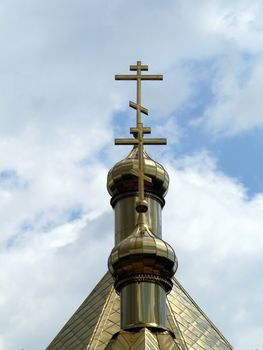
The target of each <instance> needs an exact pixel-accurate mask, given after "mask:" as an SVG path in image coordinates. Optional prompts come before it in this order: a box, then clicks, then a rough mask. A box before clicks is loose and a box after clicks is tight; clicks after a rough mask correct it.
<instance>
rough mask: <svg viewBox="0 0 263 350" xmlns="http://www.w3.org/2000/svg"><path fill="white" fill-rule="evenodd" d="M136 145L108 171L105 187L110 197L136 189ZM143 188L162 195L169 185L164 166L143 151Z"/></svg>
mask: <svg viewBox="0 0 263 350" xmlns="http://www.w3.org/2000/svg"><path fill="white" fill-rule="evenodd" d="M138 153H139V151H138V147H137V146H134V147H133V149H132V150H131V152H130V153H129V154H128V156H127V157H126V158H124V159H123V160H121V161H120V162H118V163H117V164H115V165H114V166H113V167H112V168H111V169H110V171H109V173H108V179H107V188H108V192H109V194H110V195H111V196H112V197H115V196H117V195H119V194H122V193H125V192H131V191H138V175H137V171H138V167H139V165H138V163H139V161H138ZM143 159H144V175H145V181H144V189H145V192H150V193H154V194H156V195H157V196H159V197H162V198H163V197H164V196H165V195H166V193H167V190H168V186H169V175H168V173H167V171H166V170H165V169H164V167H163V166H162V165H161V164H159V163H157V162H156V161H154V160H153V159H151V158H150V157H149V156H148V154H147V153H146V152H145V151H143Z"/></svg>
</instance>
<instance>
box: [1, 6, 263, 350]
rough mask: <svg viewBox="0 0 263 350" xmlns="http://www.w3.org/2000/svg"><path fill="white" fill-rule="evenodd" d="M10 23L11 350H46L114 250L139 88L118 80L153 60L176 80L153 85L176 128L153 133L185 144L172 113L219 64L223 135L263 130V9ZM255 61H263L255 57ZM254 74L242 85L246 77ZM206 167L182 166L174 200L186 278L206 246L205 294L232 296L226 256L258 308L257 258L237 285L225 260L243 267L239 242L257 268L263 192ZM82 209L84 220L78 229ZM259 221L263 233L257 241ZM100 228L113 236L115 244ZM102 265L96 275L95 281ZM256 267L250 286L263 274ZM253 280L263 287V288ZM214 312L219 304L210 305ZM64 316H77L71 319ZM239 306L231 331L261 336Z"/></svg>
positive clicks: (4, 25) (213, 114) (146, 95)
mask: <svg viewBox="0 0 263 350" xmlns="http://www.w3.org/2000/svg"><path fill="white" fill-rule="evenodd" d="M0 16H1V33H0V45H1V57H0V74H1V80H0V174H2V173H4V174H6V175H5V176H6V177H5V180H3V179H1V181H0V205H1V213H0V232H1V237H0V241H1V243H2V247H1V249H2V251H1V252H2V255H1V277H0V278H1V286H3V288H2V287H1V296H0V302H1V303H2V306H3V315H5V317H3V318H2V319H3V321H4V324H2V325H1V330H2V329H3V331H2V336H1V337H0V348H1V349H7V348H8V349H10V350H11V349H12V348H13V349H17V348H18V347H20V346H24V348H25V350H30V348H32V349H34V350H35V349H37V348H39V347H41V346H42V344H43V346H44V344H46V343H47V341H48V339H49V338H50V337H51V336H52V334H51V333H52V332H53V334H55V332H56V329H57V327H59V326H60V325H61V323H63V322H64V321H65V320H66V319H67V318H68V316H70V314H71V312H72V309H74V308H75V307H76V306H77V305H78V304H79V303H80V302H81V300H82V299H83V297H85V295H86V294H87V292H88V291H89V290H90V289H91V287H92V286H93V285H94V284H95V279H97V275H96V274H97V273H102V271H104V267H105V264H106V263H105V262H106V259H107V249H109V247H110V246H111V244H112V239H113V238H112V232H111V233H110V232H109V231H110V228H109V227H108V224H107V227H106V226H105V222H107V221H108V220H109V216H107V215H108V214H105V211H106V210H108V208H109V204H108V197H107V194H106V189H105V186H104V183H105V177H106V172H107V169H108V168H109V163H110V162H113V161H116V160H117V159H119V158H120V156H121V155H122V154H124V153H126V152H127V150H124V149H119V150H118V151H117V150H116V151H114V153H113V152H112V150H113V146H110V145H112V141H111V140H112V138H113V136H112V133H113V123H112V118H113V116H114V113H115V112H120V111H126V106H127V105H128V100H132V99H133V98H134V94H135V86H134V84H133V83H131V84H129V83H120V82H114V80H113V75H114V74H115V73H125V72H127V70H128V66H129V64H131V63H134V62H135V61H136V60H137V59H141V60H142V61H143V62H145V63H149V66H150V73H160V74H162V73H163V74H164V82H163V83H157V82H156V83H152V84H147V85H146V84H145V86H143V102H144V103H145V105H146V107H148V108H149V110H150V112H151V116H152V118H153V120H155V124H158V123H159V124H162V125H161V126H160V127H159V129H158V128H156V129H155V130H153V133H154V134H155V135H157V134H158V136H165V135H163V134H162V133H163V132H164V133H167V132H168V137H170V139H171V138H174V139H176V141H177V142H180V137H181V134H182V132H183V130H181V129H180V127H179V126H178V123H177V122H176V121H174V119H173V117H172V116H173V115H174V114H175V111H178V109H180V108H183V107H185V106H187V104H188V103H195V101H193V100H194V99H195V92H196V89H198V88H199V86H198V85H196V83H198V82H199V80H198V79H199V78H200V72H196V71H193V70H192V63H193V62H194V63H196V62H197V63H202V62H206V61H212V62H216V64H215V65H214V70H213V72H212V73H211V74H213V76H212V77H211V81H212V82H213V85H212V89H213V93H214V97H215V102H216V103H215V104H214V105H211V106H209V108H207V109H206V112H205V115H204V119H203V122H204V123H205V126H206V127H208V130H209V132H210V131H211V130H213V132H217V133H220V134H221V135H222V134H223V135H225V134H226V133H228V134H233V133H239V132H241V131H244V130H249V129H251V128H254V127H256V126H261V125H262V117H261V114H260V113H261V110H262V108H261V104H260V103H261V97H260V92H261V90H262V89H261V80H262V74H261V71H262V69H261V68H262V67H261V66H262V60H261V58H260V55H259V52H260V51H261V50H262V40H261V30H262V28H261V26H262V18H261V17H262V4H261V1H253V4H251V2H250V1H248V0H246V1H238V2H235V1H214V2H211V1H208V0H207V1H201V2H196V1H190V0H187V1H176V2H175V1H169V2H167V3H166V4H165V5H164V4H163V3H160V2H158V1H151V2H149V1H147V0H144V1H137V2H136V1H135V2H134V3H133V8H132V12H131V9H130V7H129V6H128V5H127V4H126V3H125V2H123V1H119V0H116V1H111V2H108V1H98V2H91V1H89V2H87V1H84V0H77V1H74V3H73V2H71V1H64V0H62V1H56V2H54V1H51V0H47V1H45V2H43V1H32V0H25V1H23V2H21V1H16V0H8V1H7V0H6V1H5V0H4V1H2V2H1V5H0ZM244 55H248V56H249V57H253V59H254V61H253V60H252V61H249V62H248V61H245V60H243V57H244ZM189 62H190V64H189ZM247 71H248V73H249V74H248V75H247V79H245V80H244V81H242V84H240V79H239V78H240V75H242V74H243V73H244V72H245V73H246V74H247ZM209 73H210V72H208V73H207V74H208V75H209ZM241 80H242V79H241ZM248 106H249V107H248ZM125 116H126V114H125ZM159 120H161V122H159ZM147 124H148V125H151V123H150V122H149V123H148V122H147ZM159 134H160V135H159ZM118 136H120V137H121V136H122V135H118ZM169 141H171V140H168V142H169ZM170 156H171V155H170ZM194 159H195V160H194V161H193V157H188V158H187V157H186V158H184V160H183V161H181V162H178V164H177V166H178V167H179V168H180V170H179V171H177V173H176V174H177V175H176V179H175V183H176V182H178V185H179V184H180V188H179V187H173V186H171V191H170V193H171V194H170V195H169V196H170V197H168V199H169V198H170V199H169V201H171V203H174V204H172V206H174V208H175V209H176V210H175V212H176V213H177V218H176V220H177V222H176V225H175V223H173V225H172V226H171V227H174V226H177V227H178V228H180V229H181V230H182V231H183V232H184V235H181V236H178V237H181V238H180V240H179V241H176V242H175V243H176V244H177V245H178V244H179V248H180V250H181V251H182V252H183V253H182V256H185V257H186V258H180V259H181V260H182V266H185V267H184V273H185V276H186V277H185V283H186V284H188V285H190V282H189V281H191V276H192V272H191V271H192V270H191V269H190V268H191V267H190V265H189V264H188V261H189V260H188V259H187V258H188V257H191V254H193V253H195V254H197V253H198V254H201V253H200V252H201V251H202V252H203V254H202V256H203V258H202V259H201V258H199V260H200V263H202V264H204V265H207V261H208V259H211V269H210V270H208V272H207V274H206V275H203V278H202V279H201V280H200V281H199V280H197V279H195V280H194V281H193V284H192V285H191V288H194V287H192V286H194V285H196V286H197V287H196V288H197V289H196V291H197V292H196V293H197V294H198V296H200V295H201V296H202V293H201V291H202V289H201V287H200V288H199V287H198V286H199V284H198V283H200V284H202V283H203V285H206V286H209V288H208V287H207V288H206V290H211V291H213V292H214V293H215V294H216V296H217V293H218V295H221V296H222V295H223V296H224V295H225V294H224V291H223V290H222V289H220V288H219V289H218V291H215V290H214V289H213V286H214V285H217V279H215V276H214V273H216V272H215V269H216V271H217V264H218V262H219V261H220V263H221V262H222V269H221V270H220V271H219V272H220V273H222V275H220V278H222V280H223V281H227V283H228V285H229V286H230V287H231V288H232V294H234V292H235V288H234V287H235V285H234V283H237V285H238V288H239V289H240V293H241V301H240V302H241V303H242V302H244V300H245V302H247V303H248V302H249V297H248V295H247V294H246V293H245V288H244V286H241V285H240V284H238V281H237V279H238V278H239V277H238V276H240V273H241V272H242V270H243V268H244V266H243V265H242V264H243V263H242V264H241V263H240V265H239V266H237V267H236V270H231V269H230V272H231V275H235V276H237V277H236V279H235V280H234V282H231V280H230V278H228V277H226V276H225V275H224V274H223V271H225V270H223V269H224V266H223V265H224V264H223V262H224V263H225V264H226V263H227V264H229V266H231V262H230V260H229V259H230V258H229V256H232V251H233V250H234V245H237V246H238V248H239V249H236V250H235V256H236V259H239V258H240V254H241V253H242V254H244V256H245V257H246V258H247V259H251V261H250V262H249V263H248V265H249V266H252V265H253V266H254V263H255V259H257V258H258V250H257V251H256V252H255V248H254V246H257V248H256V249H260V247H261V243H260V242H261V240H260V237H259V235H258V232H259V231H258V230H259V224H260V222H261V221H260V220H261V219H260V211H261V210H262V198H261V196H260V195H259V196H258V197H256V198H254V199H252V200H251V201H248V200H247V199H246V195H245V192H244V189H243V187H242V186H241V185H240V184H238V183H236V182H235V181H233V180H232V179H228V178H227V177H225V176H224V175H223V174H220V173H218V171H217V168H216V164H215V163H214V161H213V160H212V159H211V157H208V156H207V155H199V156H198V157H195V158H194ZM8 174H9V177H8V176H7V175H8ZM171 174H174V169H173V167H171ZM172 176H173V175H172ZM190 188H191V190H190ZM191 196H192V197H191ZM173 197H174V200H175V202H174V201H173ZM177 198H178V199H180V200H179V201H178V202H177ZM187 198H188V199H187ZM176 203H177V204H176ZM179 203H180V206H178V205H179ZM171 210H173V209H172V207H170V209H168V204H167V208H166V213H167V214H165V218H166V219H165V221H164V223H166V221H167V224H165V225H166V228H167V232H168V229H169V227H170V225H171V218H172V217H173V216H174V214H172V213H171ZM75 212H76V213H75ZM78 212H79V213H78ZM74 213H75V214H74ZM103 213H104V214H103ZM169 213H170V214H169ZM173 213H174V212H173ZM205 213H209V215H205ZM72 215H73V217H74V215H76V217H78V215H80V218H79V219H76V218H75V221H73V222H69V221H71V220H72V217H71V216H72ZM169 215H170V216H169ZM87 218H88V220H89V221H88V226H87V227H86V226H85V228H83V225H85V223H86V221H85V220H87ZM238 218H239V219H238ZM190 219H191V220H190ZM240 222H241V224H240V226H238V224H239V223H240ZM94 225H97V226H96V227H94ZM215 227H216V232H215V233H216V234H214V233H213V237H214V236H216V237H215V238H214V240H213V241H211V236H212V233H211V232H210V231H212V230H213V231H215ZM247 227H248V228H249V229H251V230H252V231H253V234H252V235H251V236H252V238H251V239H250V236H249V237H248V235H247V234H246V232H247V231H246V230H247ZM84 231H85V233H84ZM230 231H231V232H232V231H234V234H233V236H232V235H231V234H230V233H229V234H228V237H227V238H228V239H226V237H225V235H226V233H225V232H227V233H228V232H230ZM94 232H96V233H97V234H98V235H99V233H101V234H105V236H103V237H107V239H106V241H105V242H103V243H104V244H102V243H101V242H99V243H98V241H97V239H99V238H98V237H99V236H97V235H96V234H95V233H94ZM98 232H99V233H98ZM237 232H238V233H237ZM93 233H94V234H93ZM85 235H87V236H90V235H92V244H91V245H87V243H86V241H85V242H84V241H83V240H84V238H83V237H84V236H85ZM108 236H109V237H111V238H108ZM169 236H170V235H169ZM170 238H171V240H172V236H170ZM108 239H109V241H108ZM83 242H84V243H83ZM109 242H110V243H109ZM214 243H216V244H217V245H218V246H219V248H220V249H215V248H214V247H213V244H214ZM99 246H100V249H101V250H102V251H101V257H97V259H98V260H95V262H94V263H93V261H90V260H87V256H89V254H90V252H91V251H92V250H93V249H99V248H98V247H99ZM211 252H213V253H214V255H213V254H212V253H211ZM179 253H180V251H179ZM199 256H200V255H199ZM183 259H185V261H184V260H183ZM206 259H207V260H206ZM258 259H259V260H260V258H258ZM246 261H248V260H246ZM88 264H93V265H92V267H93V268H92V269H90V268H89V266H88ZM65 266H67V268H66V269H67V275H66V276H65V273H64V271H65ZM220 266H221V265H220ZM204 267H205V266H203V268H202V271H204ZM85 269H86V270H85ZM91 270H92V274H93V275H92V276H93V277H92V276H90V277H89V281H86V280H83V276H84V275H85V278H86V276H87V273H88V272H90V271H91ZM246 271H247V272H246V273H247V274H246V278H247V279H248V280H249V278H250V277H249V271H250V270H249V269H248V270H246ZM219 272H218V273H219ZM182 277H183V274H182ZM58 281H61V283H58ZM213 283H214V284H213ZM231 283H232V284H231ZM251 285H253V286H255V289H256V288H257V287H256V285H257V283H256V281H254V280H253V281H251ZM86 286H87V288H86ZM230 287H229V288H230ZM198 288H199V289H198ZM222 288H223V287H222ZM54 289H55V290H54ZM66 290H67V294H65V291H66ZM220 293H221V294H220ZM253 295H254V296H255V295H256V294H253ZM207 296H208V294H204V299H203V300H206V299H205V297H207ZM209 298H210V296H209ZM218 298H219V297H218ZM242 298H243V299H242ZM73 300H74V301H73ZM228 300H229V299H228ZM230 300H231V301H233V303H234V305H237V304H235V300H232V299H230ZM255 300H256V298H255ZM46 305H49V307H48V308H47V307H46ZM250 305H251V304H250ZM213 306H214V303H213V301H211V304H210V303H209V304H208V307H209V310H212V309H213ZM224 307H225V308H228V307H229V308H230V306H229V303H227V302H226V303H224V304H222V313H220V314H219V316H217V317H218V319H219V322H221V320H224V317H225V311H226V310H225V309H224ZM40 310H41V312H40ZM50 310H54V314H53V316H52V317H50ZM63 310H67V311H66V313H65V314H64V315H63V316H62V312H63ZM230 310H231V312H228V314H229V313H230V314H236V315H238V317H236V319H235V321H233V325H231V326H230V324H229V323H228V325H229V328H227V327H226V328H225V329H226V331H227V332H229V333H228V334H229V335H230V333H231V334H236V333H235V332H237V331H236V329H238V327H240V325H241V323H242V322H243V318H244V317H248V316H249V317H250V318H251V327H254V329H255V331H254V333H253V334H255V336H257V335H258V334H260V331H257V327H258V326H257V325H258V324H260V322H259V321H258V319H256V318H254V319H253V317H252V315H251V314H249V315H248V312H247V311H246V310H243V309H241V308H240V312H237V311H238V308H237V307H236V309H235V307H233V308H232V309H231V308H230ZM40 313H41V318H39V314H40ZM244 315H245V316H244ZM215 316H216V315H215ZM42 317H43V318H42ZM51 319H52V320H53V321H52V322H51V321H50V320H51ZM229 322H232V321H229ZM243 324H244V323H242V325H243ZM223 326H224V325H223ZM242 327H243V326H242ZM242 327H241V328H242ZM228 329H229V330H228ZM232 330H233V333H232ZM251 334H252V331H251ZM235 337H236V338H234V339H237V342H239V343H241V341H244V344H245V343H246V342H248V340H247V338H245V334H244V333H242V335H241V336H240V337H239V338H238V336H235ZM251 337H252V336H251ZM255 339H257V338H255ZM246 344H247V343H246ZM241 348H242V346H240V349H241Z"/></svg>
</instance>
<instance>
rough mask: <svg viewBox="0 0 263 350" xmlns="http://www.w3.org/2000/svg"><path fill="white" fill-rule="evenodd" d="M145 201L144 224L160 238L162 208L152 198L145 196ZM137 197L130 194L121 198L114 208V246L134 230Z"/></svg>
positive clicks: (136, 216)
mask: <svg viewBox="0 0 263 350" xmlns="http://www.w3.org/2000/svg"><path fill="white" fill-rule="evenodd" d="M145 199H146V200H147V202H148V210H147V212H146V213H145V216H146V222H147V223H148V225H149V227H150V228H151V231H152V232H153V233H154V234H155V235H156V236H157V237H160V238H161V237H162V216H161V215H162V213H161V211H162V208H161V204H160V201H158V200H157V199H156V198H154V197H153V196H149V195H147V193H146V194H145ZM137 200H138V196H137V195H136V192H135V193H130V194H129V196H127V197H122V198H120V199H119V200H118V201H116V204H115V206H114V212H115V245H117V244H118V243H119V242H120V241H122V240H123V239H124V238H127V237H128V236H129V235H130V234H131V233H132V232H133V230H134V227H135V226H136V224H137V222H138V221H137V220H138V213H137V212H136V210H135V207H136V202H137Z"/></svg>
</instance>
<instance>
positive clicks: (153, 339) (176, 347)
mask: <svg viewBox="0 0 263 350" xmlns="http://www.w3.org/2000/svg"><path fill="white" fill-rule="evenodd" d="M173 283H174V285H173V289H172V291H171V293H170V294H169V295H168V297H167V329H168V330H171V331H172V332H173V334H174V335H175V338H174V336H173V335H172V333H170V332H169V331H167V332H157V333H156V331H154V330H151V329H147V328H143V329H141V330H138V332H128V331H120V325H119V322H120V300H119V296H118V295H117V294H116V292H115V289H114V287H113V279H112V277H111V275H110V274H109V273H106V275H105V276H104V277H103V278H102V280H101V281H100V282H99V283H98V284H97V286H96V287H95V288H94V290H93V291H92V293H91V294H90V295H89V296H88V297H87V298H86V299H85V301H84V302H83V303H82V305H81V306H80V307H79V308H78V310H77V311H76V312H75V313H74V315H73V316H72V317H71V318H70V320H69V321H68V322H67V323H66V324H65V326H64V327H63V328H62V330H61V331H60V332H59V333H58V335H57V336H56V337H55V339H54V340H53V341H52V342H51V344H50V345H49V346H48V347H47V349H46V350H105V349H114V350H115V349H116V350H125V349H127V350H128V349H129V350H133V349H134V350H135V349H136V350H140V349H143V350H144V349H149V350H155V349H156V350H158V349H163V350H164V349H165V350H229V349H233V348H232V346H231V345H230V344H229V343H228V341H227V340H226V339H225V338H224V336H223V335H222V334H221V333H220V332H219V330H218V329H217V328H216V327H215V326H214V325H213V323H212V322H211V321H210V320H209V319H208V317H207V316H206V315H205V314H204V312H203V311H202V310H201V309H200V308H199V307H198V305H197V304H196V303H195V302H194V301H193V299H192V298H191V297H190V296H189V295H188V294H187V292H186V291H185V290H184V289H183V287H182V286H181V285H180V283H179V282H178V281H177V280H176V279H174V280H173ZM118 332H119V333H118ZM114 334H115V338H113V339H112V336H113V335H114Z"/></svg>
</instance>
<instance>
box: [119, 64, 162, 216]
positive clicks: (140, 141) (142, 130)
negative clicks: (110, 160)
mask: <svg viewBox="0 0 263 350" xmlns="http://www.w3.org/2000/svg"><path fill="white" fill-rule="evenodd" d="M130 71H136V72H137V74H130V75H115V80H136V81H137V100H136V103H135V102H132V101H129V106H130V107H131V108H133V109H135V110H136V127H135V128H130V133H131V134H132V135H133V137H134V138H124V139H115V145H136V146H137V147H138V158H139V169H138V172H137V171H134V175H136V176H138V187H139V189H138V190H139V200H138V202H137V203H136V210H137V212H138V213H139V214H140V213H141V215H142V213H145V212H146V211H147V210H148V204H147V201H146V200H145V197H144V181H145V180H147V181H151V179H150V178H148V177H147V176H146V175H145V174H144V157H143V150H144V145H166V139H164V138H144V135H145V134H150V133H151V128H146V127H144V126H143V123H142V120H141V113H143V114H146V115H148V109H146V108H144V107H143V106H142V105H141V82H142V80H163V76H162V75H143V74H142V71H148V66H147V65H142V64H141V61H137V64H136V65H131V66H130Z"/></svg>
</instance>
